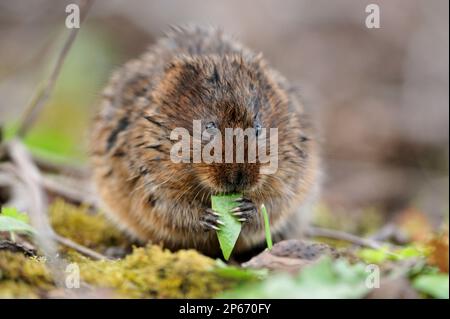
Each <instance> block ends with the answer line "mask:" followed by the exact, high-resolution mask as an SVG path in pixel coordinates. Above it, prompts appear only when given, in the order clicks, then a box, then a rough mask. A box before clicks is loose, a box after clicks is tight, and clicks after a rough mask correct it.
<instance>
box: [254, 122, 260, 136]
mask: <svg viewBox="0 0 450 319" xmlns="http://www.w3.org/2000/svg"><path fill="white" fill-rule="evenodd" d="M261 130H262V126H261V124H259V123H257V124H256V125H255V134H256V136H259V135H260V134H261Z"/></svg>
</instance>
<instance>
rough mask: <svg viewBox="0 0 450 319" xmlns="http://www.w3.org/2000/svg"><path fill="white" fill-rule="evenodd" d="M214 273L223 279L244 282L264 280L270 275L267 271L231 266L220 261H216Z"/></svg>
mask: <svg viewBox="0 0 450 319" xmlns="http://www.w3.org/2000/svg"><path fill="white" fill-rule="evenodd" d="M214 272H215V273H216V274H217V275H219V276H220V277H222V278H226V279H237V280H239V281H242V282H246V281H252V280H258V279H264V278H265V277H267V275H268V273H269V271H268V270H267V269H252V268H242V267H237V266H230V265H227V264H226V263H224V262H223V261H222V260H220V259H217V260H216V267H214Z"/></svg>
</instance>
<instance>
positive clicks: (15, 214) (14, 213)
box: [1, 207, 29, 223]
mask: <svg viewBox="0 0 450 319" xmlns="http://www.w3.org/2000/svg"><path fill="white" fill-rule="evenodd" d="M1 215H2V216H7V217H11V218H14V219H17V220H20V221H23V222H24V223H28V222H29V218H28V215H27V214H25V213H21V212H19V211H18V210H17V209H16V208H14V207H3V208H2V211H1Z"/></svg>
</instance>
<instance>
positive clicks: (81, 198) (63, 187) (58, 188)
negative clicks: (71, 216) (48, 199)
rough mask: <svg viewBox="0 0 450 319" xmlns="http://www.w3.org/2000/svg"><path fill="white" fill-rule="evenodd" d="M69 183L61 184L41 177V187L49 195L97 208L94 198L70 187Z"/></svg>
mask: <svg viewBox="0 0 450 319" xmlns="http://www.w3.org/2000/svg"><path fill="white" fill-rule="evenodd" d="M68 184H69V183H67V184H66V183H62V182H61V181H57V180H55V179H54V178H50V177H48V176H46V175H43V176H42V186H43V187H44V188H45V189H46V190H47V191H48V192H50V193H53V194H55V195H57V196H61V197H63V198H64V199H67V200H68V201H69V202H71V203H75V204H87V205H89V206H90V207H93V208H96V207H98V204H97V201H96V199H95V197H94V196H90V194H88V193H87V192H84V191H81V190H78V189H75V188H74V187H70V186H69V185H68Z"/></svg>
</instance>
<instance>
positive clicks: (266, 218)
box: [261, 204, 272, 250]
mask: <svg viewBox="0 0 450 319" xmlns="http://www.w3.org/2000/svg"><path fill="white" fill-rule="evenodd" d="M261 212H262V214H263V218H264V229H265V231H266V242H267V248H269V250H270V249H272V235H271V233H270V223H269V214H267V209H266V206H264V204H262V205H261Z"/></svg>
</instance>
